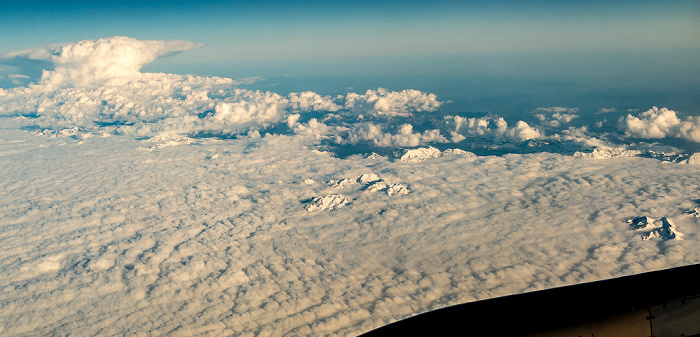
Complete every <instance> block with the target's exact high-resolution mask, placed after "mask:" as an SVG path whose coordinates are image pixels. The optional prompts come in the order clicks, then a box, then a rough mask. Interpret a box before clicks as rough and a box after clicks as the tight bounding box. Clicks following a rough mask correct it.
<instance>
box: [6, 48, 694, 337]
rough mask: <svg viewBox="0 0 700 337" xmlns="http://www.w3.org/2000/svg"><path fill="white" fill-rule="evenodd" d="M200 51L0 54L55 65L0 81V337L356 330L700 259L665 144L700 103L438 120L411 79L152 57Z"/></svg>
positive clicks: (686, 159)
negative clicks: (259, 84) (394, 86)
mask: <svg viewBox="0 0 700 337" xmlns="http://www.w3.org/2000/svg"><path fill="white" fill-rule="evenodd" d="M197 46H198V44H196V43H191V42H185V41H139V40H136V39H132V38H127V37H112V38H104V39H99V40H89V41H81V42H77V43H67V44H61V45H50V46H43V47H37V48H33V49H27V50H22V51H16V52H10V53H8V54H7V55H5V56H4V59H5V60H9V59H23V60H35V61H40V62H43V63H42V64H46V65H48V66H47V67H46V68H45V70H44V72H43V75H41V77H40V78H37V79H36V81H34V82H32V83H29V84H27V85H26V86H18V87H14V88H8V89H0V118H1V119H2V122H3V123H2V124H1V125H2V126H0V158H2V160H0V170H2V172H3V174H2V175H1V176H0V191H2V192H0V193H1V194H2V198H0V200H1V201H0V214H1V216H0V273H2V275H5V276H6V277H2V278H0V333H1V334H7V335H20V336H22V335H26V336H29V335H54V334H58V335H63V334H69V333H70V334H77V335H94V334H97V335H112V334H117V335H123V334H144V333H145V334H153V335H166V334H167V335H175V336H192V335H211V336H219V335H261V336H265V335H270V336H281V335H285V334H287V335H357V334H359V333H361V332H364V331H368V330H370V329H373V328H376V327H379V326H381V325H383V324H386V323H388V322H391V321H395V320H397V319H400V318H403V317H407V316H410V315H413V314H416V313H420V312H424V311H428V310H432V309H437V308H440V307H444V306H447V305H452V304H457V303H463V302H467V301H474V300H479V299H485V298H491V297H495V296H502V295H508V294H514V293H521V292H526V291H533V290H538V289H544V288H550V287H555V286H561V285H565V284H575V283H581V282H586V281H593V280H598V279H602V278H609V277H617V276H622V275H628V274H632V273H638V272H643V271H649V270H656V269H661V268H666V267H672V266H680V265H685V264H690V263H698V262H700V248H698V247H700V245H698V244H697V240H698V233H700V218H698V217H697V216H696V214H697V209H698V207H700V205H699V204H698V202H697V200H699V199H700V195H698V188H697V177H698V174H699V173H700V165H699V164H700V159H698V158H699V157H698V154H695V155H693V154H692V153H691V152H688V151H684V150H683V149H680V148H676V147H671V146H668V145H664V144H658V143H655V141H657V140H668V139H683V140H685V141H688V142H699V141H700V139H698V130H699V129H700V119H699V118H698V117H693V116H683V114H682V113H681V112H678V111H674V110H671V109H669V108H665V107H664V108H656V107H653V108H651V109H650V110H648V111H645V112H634V111H626V110H625V111H624V112H618V111H617V110H616V109H615V108H612V107H609V106H608V107H601V108H600V110H599V112H600V113H598V114H592V115H591V116H585V115H584V113H583V112H581V111H579V110H578V109H577V108H576V107H566V108H565V107H548V106H543V107H542V108H539V109H536V110H534V111H529V112H527V113H526V114H523V115H522V116H521V118H515V119H510V118H505V117H502V116H497V115H495V114H490V113H468V112H464V113H457V114H455V113H450V114H446V113H443V112H442V111H441V107H442V106H443V105H444V104H448V103H447V102H443V101H441V100H440V98H439V97H437V96H436V95H435V94H432V93H426V92H421V91H418V90H413V89H409V88H407V89H405V90H400V91H392V90H387V89H384V88H377V89H372V90H368V91H366V92H364V93H348V94H345V95H336V96H328V95H320V94H318V93H315V92H311V91H303V92H293V93H288V94H279V93H275V92H271V91H258V90H249V89H246V84H249V83H250V81H252V80H262V79H246V80H234V79H230V78H223V77H201V76H191V75H188V76H183V75H173V74H164V73H141V72H140V69H141V66H143V65H144V64H146V63H148V62H151V61H153V60H154V59H156V58H157V57H160V56H167V55H171V54H173V53H177V52H181V51H185V50H188V49H192V48H196V47H197ZM17 76H28V75H22V74H18V75H17ZM22 78H24V77H22ZM18 79H21V78H20V77H18ZM18 83H19V82H18ZM616 113H619V114H618V115H615V114H616ZM640 140H641V141H640ZM647 140H648V141H649V142H646V141H647ZM641 217H649V219H662V218H663V219H667V220H665V221H667V222H668V223H673V230H674V235H672V236H671V235H651V232H649V230H650V229H648V228H647V231H646V232H640V231H639V228H637V227H639V226H636V225H634V226H633V225H630V223H633V224H636V223H635V222H634V221H633V220H632V221H631V222H629V220H630V219H640V218H641ZM681 238H682V239H681Z"/></svg>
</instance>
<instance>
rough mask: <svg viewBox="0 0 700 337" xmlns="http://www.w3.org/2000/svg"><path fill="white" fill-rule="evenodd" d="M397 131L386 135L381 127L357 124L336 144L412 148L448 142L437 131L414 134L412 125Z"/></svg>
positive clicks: (404, 125)
mask: <svg viewBox="0 0 700 337" xmlns="http://www.w3.org/2000/svg"><path fill="white" fill-rule="evenodd" d="M397 131H398V132H396V133H386V132H384V131H383V130H382V126H381V125H377V124H374V123H370V122H366V123H358V124H355V125H354V126H353V127H352V128H351V129H350V130H349V134H348V135H347V137H344V138H343V137H341V138H339V139H337V141H336V142H337V143H339V144H361V143H370V144H371V145H373V146H378V147H414V146H418V145H421V144H425V143H430V142H438V143H446V142H448V140H447V139H446V138H445V137H444V136H442V135H441V134H440V131H439V130H437V129H435V130H426V131H424V132H423V133H418V132H416V133H414V132H413V125H411V124H403V125H401V127H399V129H398V130H397Z"/></svg>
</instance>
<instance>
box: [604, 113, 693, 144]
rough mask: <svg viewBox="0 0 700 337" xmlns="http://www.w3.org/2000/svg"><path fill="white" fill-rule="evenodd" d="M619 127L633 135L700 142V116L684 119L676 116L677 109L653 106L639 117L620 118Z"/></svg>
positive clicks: (629, 115)
mask: <svg viewBox="0 0 700 337" xmlns="http://www.w3.org/2000/svg"><path fill="white" fill-rule="evenodd" d="M617 128H618V130H620V131H621V132H624V133H625V134H626V135H628V136H632V137H639V138H664V137H675V138H683V139H687V140H690V141H694V142H700V117H697V116H696V117H687V118H685V119H684V120H682V119H680V118H678V116H676V112H675V111H673V110H669V109H667V108H661V109H659V108H657V107H653V108H651V109H649V110H647V111H645V112H642V113H641V114H639V116H638V117H637V116H633V115H632V114H628V115H627V116H625V117H621V118H620V120H619V121H618V124H617Z"/></svg>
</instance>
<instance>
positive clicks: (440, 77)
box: [0, 0, 700, 113]
mask: <svg viewBox="0 0 700 337" xmlns="http://www.w3.org/2000/svg"><path fill="white" fill-rule="evenodd" d="M699 17H700V4H699V3H698V1H695V0H693V1H686V0H681V1H663V2H659V1H614V2H609V1H589V2H585V3H572V2H568V1H567V2H563V1H528V2H526V3H523V2H520V1H383V2H380V3H376V2H370V1H356V2H327V1H256V2H237V1H193V2H190V1H176V2H158V1H156V2H138V1H112V2H105V3H102V2H98V3H92V2H83V1H67V2H48V1H40V2H13V3H11V4H8V5H4V6H3V11H2V13H0V28H1V29H2V31H3V32H5V33H4V34H3V36H2V37H0V51H2V50H4V51H12V50H18V49H23V48H30V47H35V46H38V45H44V44H51V43H59V42H60V43H63V42H77V41H81V40H86V39H97V38H102V37H110V36H117V35H120V36H129V37H133V38H137V39H140V40H186V41H192V42H198V43H203V44H204V46H203V47H202V48H199V49H197V50H192V51H189V52H187V53H182V54H181V55H177V56H173V57H170V58H162V59H159V60H157V61H156V62H154V63H153V64H150V65H147V66H146V67H145V68H144V71H156V72H174V73H179V74H186V73H190V74H197V75H214V76H226V77H231V78H245V77H254V76H260V77H264V78H266V79H268V82H266V83H260V87H258V88H260V89H269V86H270V85H276V86H279V87H278V88H276V89H275V90H277V91H294V90H297V91H299V90H305V89H308V90H316V91H319V92H320V91H323V90H327V91H328V92H327V93H332V92H333V91H335V90H339V91H343V90H344V89H345V88H346V87H356V88H361V89H362V90H366V89H370V88H376V87H378V86H383V87H389V88H390V89H394V90H399V89H403V88H405V87H412V88H416V89H421V90H426V91H430V92H436V93H437V94H439V95H441V96H444V98H445V99H446V100H451V101H453V102H456V103H455V104H454V109H463V110H464V109H470V110H497V111H499V109H500V111H501V112H503V110H508V109H511V110H513V109H518V108H520V109H522V108H525V107H521V106H517V105H511V106H502V105H503V102H505V101H517V102H521V101H523V100H522V99H518V98H517V96H518V95H519V94H520V95H522V94H523V93H525V94H530V95H532V94H533V93H536V92H537V91H538V90H541V91H547V92H551V91H552V90H553V89H556V88H560V89H561V90H563V91H565V93H564V94H565V95H566V94H567V92H568V95H569V96H574V97H568V98H569V102H570V103H569V104H585V102H588V101H591V98H592V97H593V99H596V98H597V99H599V100H601V98H600V97H601V96H604V93H605V91H608V92H611V91H614V92H613V93H611V95H613V96H615V99H617V100H618V101H624V100H625V96H629V93H624V92H623V91H624V90H634V91H636V92H643V94H638V95H637V96H639V97H636V98H641V99H643V98H644V97H648V96H655V97H654V98H655V99H657V101H656V102H657V103H656V104H660V103H664V104H666V102H668V104H671V103H672V102H673V101H674V99H675V101H676V104H677V105H675V106H674V108H677V109H681V110H684V111H685V110H689V109H691V108H693V106H694V105H697V103H698V102H697V99H694V98H693V96H696V95H691V94H690V93H689V91H691V90H692V89H693V88H696V87H697V86H698V78H700V65H699V64H700V62H699V61H698V57H697V55H698V54H700V20H698V18H699ZM0 69H2V68H0ZM6 71H8V70H7V69H6ZM285 76H286V77H285ZM289 77H293V78H292V79H290V78H289ZM660 87H664V88H665V89H662V88H660ZM356 90H357V89H356ZM528 91H529V92H528ZM499 95H500V97H501V98H503V99H501V100H500V104H501V106H499V105H498V104H492V102H491V103H490V102H489V101H488V100H489V98H490V97H494V96H499ZM550 96H551V95H550ZM669 96H675V97H669ZM550 99H551V98H550ZM602 100H604V99H602ZM659 100H663V101H664V102H659ZM492 101H493V99H492ZM527 103H528V102H524V101H523V104H525V105H527ZM555 103H557V102H552V105H555ZM603 103H606V102H600V104H603ZM530 105H531V104H530ZM530 105H528V106H527V108H533V107H532V106H530ZM695 108H696V107H695ZM693 112H694V113H698V111H697V110H694V111H693Z"/></svg>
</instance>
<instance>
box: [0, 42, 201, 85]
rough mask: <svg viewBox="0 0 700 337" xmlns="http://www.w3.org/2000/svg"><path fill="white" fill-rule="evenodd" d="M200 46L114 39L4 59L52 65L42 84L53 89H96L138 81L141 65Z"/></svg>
mask: <svg viewBox="0 0 700 337" xmlns="http://www.w3.org/2000/svg"><path fill="white" fill-rule="evenodd" d="M199 46H201V44H198V43H193V42H187V41H140V40H136V39H133V38H128V37H124V36H115V37H111V38H103V39H97V40H85V41H80V42H77V43H65V44H52V45H47V46H41V47H37V48H31V49H24V50H19V51H14V52H10V53H7V54H5V55H4V57H5V58H27V59H31V60H44V61H50V62H52V63H53V64H54V65H55V69H54V70H52V71H44V74H43V75H42V78H41V84H42V85H45V86H47V87H50V88H57V87H95V86H97V85H104V84H109V83H115V82H116V83H123V82H124V81H128V80H130V79H134V78H137V77H138V76H139V75H140V73H139V70H140V69H141V66H143V65H144V64H146V63H150V62H152V61H153V60H155V59H156V58H157V57H159V56H166V55H172V54H174V53H177V52H180V51H184V50H189V49H193V48H197V47H199Z"/></svg>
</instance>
